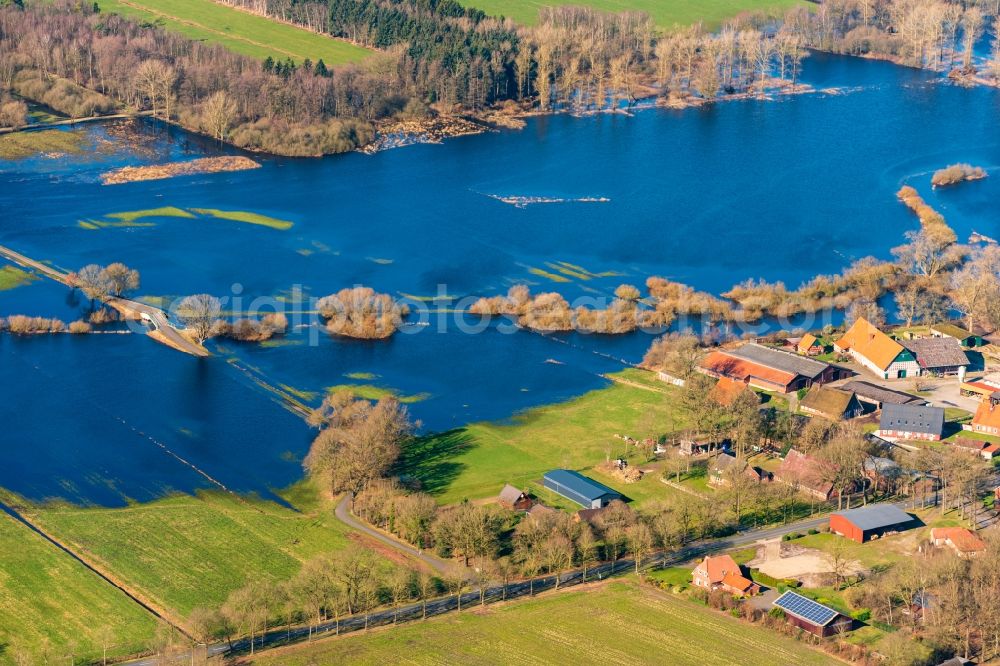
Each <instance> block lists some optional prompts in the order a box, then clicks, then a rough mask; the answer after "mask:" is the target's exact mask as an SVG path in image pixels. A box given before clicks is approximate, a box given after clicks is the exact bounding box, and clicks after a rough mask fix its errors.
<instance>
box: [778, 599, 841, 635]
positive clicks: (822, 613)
mask: <svg viewBox="0 0 1000 666" xmlns="http://www.w3.org/2000/svg"><path fill="white" fill-rule="evenodd" d="M774 605H775V606H777V607H778V608H780V609H782V610H783V611H785V612H787V613H791V614H792V615H795V616H796V617H800V618H802V619H803V620H807V621H808V622H812V623H813V624H815V625H817V626H820V627H822V626H825V625H826V624H828V623H829V622H830V621H831V620H833V618H835V617H837V615H838V614H839V613H837V611H835V610H833V609H832V608H827V607H826V606H824V605H823V604H820V603H816V602H815V601H813V600H812V599H810V598H808V597H803V596H802V595H801V594H796V593H795V592H791V591H788V592H785V593H784V594H782V595H781V596H780V597H778V598H777V599H775V600H774Z"/></svg>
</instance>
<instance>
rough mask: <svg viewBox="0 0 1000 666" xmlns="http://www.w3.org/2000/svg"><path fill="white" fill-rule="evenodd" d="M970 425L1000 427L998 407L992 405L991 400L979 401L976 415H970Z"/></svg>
mask: <svg viewBox="0 0 1000 666" xmlns="http://www.w3.org/2000/svg"><path fill="white" fill-rule="evenodd" d="M972 425H973V426H978V427H981V428H998V429H1000V407H998V406H994V405H993V401H992V400H984V401H983V402H981V403H979V409H977V410H976V415H975V416H974V417H972Z"/></svg>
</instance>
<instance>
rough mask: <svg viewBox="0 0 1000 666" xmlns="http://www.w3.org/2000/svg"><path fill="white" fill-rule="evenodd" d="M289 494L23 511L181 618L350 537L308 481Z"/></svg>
mask: <svg viewBox="0 0 1000 666" xmlns="http://www.w3.org/2000/svg"><path fill="white" fill-rule="evenodd" d="M286 497H287V499H288V501H289V502H290V503H291V504H292V505H293V506H294V507H295V509H293V508H288V507H284V506H281V505H279V504H277V503H275V502H270V501H264V500H260V499H253V498H248V499H239V498H236V497H234V496H232V495H229V494H227V493H221V492H206V493H201V494H199V495H197V496H190V495H178V496H174V497H168V498H165V499H161V500H157V501H154V502H148V503H144V504H135V505H132V506H129V507H124V508H114V509H106V508H89V507H88V508H81V507H77V506H49V505H46V506H29V507H27V508H26V509H25V510H24V512H25V514H26V515H29V516H30V518H31V519H32V520H33V521H35V522H37V524H38V525H40V526H41V527H42V528H43V529H45V530H46V531H47V532H48V533H49V534H51V535H53V536H54V537H55V538H57V539H59V540H60V541H61V542H63V543H65V544H66V545H67V546H69V547H70V548H71V549H72V550H73V551H74V552H76V553H78V554H80V555H81V556H83V557H85V558H86V559H87V560H88V561H91V562H93V563H95V564H97V565H99V566H100V568H101V569H102V570H103V571H106V572H109V573H110V574H112V575H113V576H114V578H115V579H116V580H118V581H120V582H121V583H122V584H123V585H125V586H126V587H127V588H128V589H129V590H131V591H133V592H134V593H136V594H137V596H140V598H143V599H144V600H148V601H149V602H151V603H152V604H155V606H156V607H158V608H162V609H164V610H165V611H166V612H167V613H168V614H169V615H170V616H171V617H172V618H173V619H175V620H176V621H177V622H179V623H182V622H183V619H184V618H186V616H187V615H188V614H189V613H190V612H191V610H192V609H194V608H196V607H199V606H205V607H212V606H217V605H219V604H221V603H222V602H223V601H224V600H225V599H226V597H227V596H228V595H229V594H230V593H231V592H232V591H233V590H235V589H237V588H239V587H242V586H243V585H245V584H246V583H247V582H248V581H249V580H250V579H257V580H272V581H280V580H286V579H288V578H291V577H292V576H293V575H294V574H295V573H296V572H297V571H298V570H299V568H300V567H301V565H302V563H303V562H305V561H307V560H309V559H311V558H313V557H315V556H317V555H319V554H321V553H330V552H334V551H337V550H340V549H343V548H345V547H346V546H347V545H348V544H349V543H350V539H351V537H349V534H351V533H350V531H349V530H348V528H347V527H346V526H344V525H343V524H342V523H340V522H339V521H337V519H336V518H335V517H334V515H333V506H332V502H330V501H327V500H320V499H318V497H317V494H316V492H315V491H314V490H313V489H312V488H311V487H309V486H308V485H307V484H301V485H300V486H297V487H295V488H293V489H292V490H291V491H289V492H288V493H286ZM387 566H388V564H387Z"/></svg>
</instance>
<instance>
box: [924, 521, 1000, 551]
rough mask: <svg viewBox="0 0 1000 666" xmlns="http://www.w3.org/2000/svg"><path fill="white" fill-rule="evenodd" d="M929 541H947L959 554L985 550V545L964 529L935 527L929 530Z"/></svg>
mask: <svg viewBox="0 0 1000 666" xmlns="http://www.w3.org/2000/svg"><path fill="white" fill-rule="evenodd" d="M931 539H933V540H935V541H938V540H939V539H943V540H945V541H948V542H950V543H951V545H952V547H954V548H955V550H957V551H958V552H960V553H978V552H980V551H982V550H986V543H985V542H984V541H983V540H982V539H980V538H979V537H978V536H976V535H975V534H973V532H972V531H971V530H967V529H966V528H964V527H935V528H933V529H931Z"/></svg>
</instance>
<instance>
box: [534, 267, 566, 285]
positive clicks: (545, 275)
mask: <svg viewBox="0 0 1000 666" xmlns="http://www.w3.org/2000/svg"><path fill="white" fill-rule="evenodd" d="M528 272H529V273H531V274H532V275H537V276H538V277H543V278H547V279H549V280H552V281H553V282H569V281H570V279H569V278H568V277H566V276H564V275H559V274H558V273H550V272H549V271H546V270H543V269H541V268H529V269H528Z"/></svg>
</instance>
